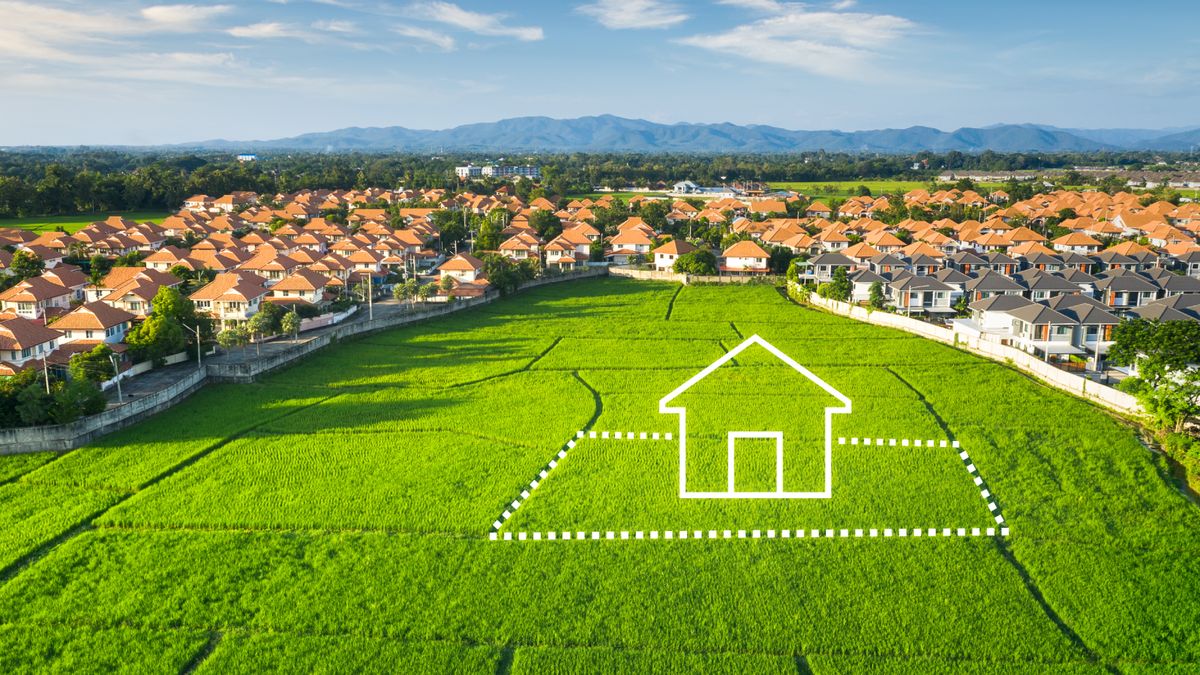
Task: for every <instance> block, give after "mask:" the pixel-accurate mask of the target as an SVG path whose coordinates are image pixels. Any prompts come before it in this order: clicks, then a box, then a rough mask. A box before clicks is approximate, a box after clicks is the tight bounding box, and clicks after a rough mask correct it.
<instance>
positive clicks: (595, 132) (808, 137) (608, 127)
mask: <svg viewBox="0 0 1200 675" xmlns="http://www.w3.org/2000/svg"><path fill="white" fill-rule="evenodd" d="M1178 131H1179V130H1164V131H1150V130H1140V129H1095V130H1083V129H1059V128H1055V127H1048V126H1041V125H1034V124H1001V125H996V126H992V127H986V128H963V129H957V130H955V131H949V132H947V131H940V130H938V129H933V128H931V127H909V128H907V129H878V130H873V131H793V130H788V129H781V128H779V127H772V126H764V125H748V126H743V125H737V124H730V123H723V124H688V123H681V124H658V123H656V122H649V121H646V120H636V119H627V118H624V117H616V116H613V115H598V116H594V117H579V118H575V119H552V118H549V117H516V118H512V119H506V120H500V121H499V122H485V123H479V124H467V125H463V126H459V127H454V128H452V129H442V130H424V129H407V128H405V127H369V128H361V127H351V128H347V129H338V130H336V131H327V132H321V133H310V134H303V135H300V136H294V137H292V138H281V139H275V140H261V141H227V140H211V141H202V142H198V143H185V144H182V145H180V146H177V147H186V148H204V149H221V150H237V151H269V150H307V151H326V152H346V151H355V150H362V151H430V152H439V151H444V152H464V151H480V152H489V153H496V152H515V151H528V152H606V151H619V152H700V153H707V152H802V151H815V150H826V151H829V152H869V153H884V154H903V153H912V152H920V151H925V150H928V151H932V152H947V151H951V150H958V151H962V152H982V151H984V150H993V151H996V152H1076V151H1079V152H1086V151H1095V150H1123V149H1142V148H1145V149H1156V150H1190V149H1191V148H1192V146H1194V145H1195V144H1196V143H1197V142H1200V130H1191V131H1186V132H1182V133H1173V132H1178Z"/></svg>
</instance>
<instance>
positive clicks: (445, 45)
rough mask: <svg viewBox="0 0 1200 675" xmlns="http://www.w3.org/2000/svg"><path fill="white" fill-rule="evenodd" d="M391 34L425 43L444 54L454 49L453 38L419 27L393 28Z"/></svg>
mask: <svg viewBox="0 0 1200 675" xmlns="http://www.w3.org/2000/svg"><path fill="white" fill-rule="evenodd" d="M392 32H393V33H395V34H397V35H403V36H404V37H407V38H412V39H414V40H420V41H421V42H427V43H429V44H431V45H433V46H434V47H437V48H438V49H441V50H442V51H445V52H448V51H452V50H453V49H454V38H452V37H450V36H449V35H446V34H445V33H439V32H437V31H435V30H430V29H428V28H421V27H420V26H393V27H392Z"/></svg>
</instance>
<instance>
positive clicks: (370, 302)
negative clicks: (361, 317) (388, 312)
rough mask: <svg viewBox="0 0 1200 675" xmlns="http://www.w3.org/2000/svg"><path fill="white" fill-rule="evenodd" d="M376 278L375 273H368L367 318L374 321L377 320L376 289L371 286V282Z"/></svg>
mask: <svg viewBox="0 0 1200 675" xmlns="http://www.w3.org/2000/svg"><path fill="white" fill-rule="evenodd" d="M374 278H375V272H374V271H368V272H367V318H368V319H370V320H372V321H374V320H375V291H374V287H373V286H372V285H371V282H372V280H373V279H374Z"/></svg>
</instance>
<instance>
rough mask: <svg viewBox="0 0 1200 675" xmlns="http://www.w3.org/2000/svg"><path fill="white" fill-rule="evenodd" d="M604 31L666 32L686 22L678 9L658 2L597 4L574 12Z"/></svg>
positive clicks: (631, 0) (599, 1)
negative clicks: (593, 21)
mask: <svg viewBox="0 0 1200 675" xmlns="http://www.w3.org/2000/svg"><path fill="white" fill-rule="evenodd" d="M577 9H578V11H579V12H581V13H583V14H586V15H588V16H590V17H592V18H593V19H595V20H596V21H598V22H599V23H600V25H602V26H604V27H605V28H612V29H624V28H629V29H637V28H669V27H671V26H674V25H676V24H679V23H683V22H684V21H687V20H688V18H690V17H688V15H687V14H685V13H684V12H683V11H682V10H681V9H680V8H679V7H678V6H676V5H674V4H671V3H667V2H661V1H660V0H596V2H594V3H592V4H590V5H582V6H580V7H578V8H577Z"/></svg>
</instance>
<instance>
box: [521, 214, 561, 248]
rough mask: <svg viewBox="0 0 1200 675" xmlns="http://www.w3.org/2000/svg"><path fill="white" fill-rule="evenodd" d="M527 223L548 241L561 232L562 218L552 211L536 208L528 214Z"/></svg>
mask: <svg viewBox="0 0 1200 675" xmlns="http://www.w3.org/2000/svg"><path fill="white" fill-rule="evenodd" d="M529 225H530V227H532V228H533V229H535V230H537V233H538V236H539V237H541V238H542V239H545V240H546V241H549V240H551V239H553V238H555V237H557V236H558V235H559V234H561V233H562V229H563V228H562V219H561V218H559V217H558V216H556V215H555V214H554V212H553V211H547V210H544V209H537V210H536V211H534V212H533V213H531V214H529Z"/></svg>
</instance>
